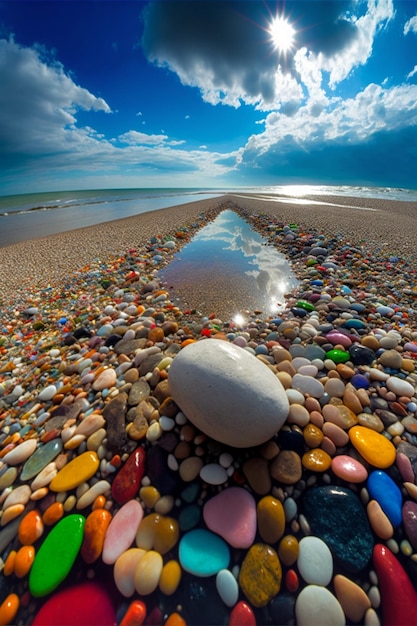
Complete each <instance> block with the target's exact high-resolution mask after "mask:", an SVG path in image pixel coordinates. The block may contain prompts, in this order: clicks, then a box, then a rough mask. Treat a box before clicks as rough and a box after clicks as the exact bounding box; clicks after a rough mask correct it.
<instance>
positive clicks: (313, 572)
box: [297, 537, 333, 587]
mask: <svg viewBox="0 0 417 626" xmlns="http://www.w3.org/2000/svg"><path fill="white" fill-rule="evenodd" d="M297 567H298V570H299V572H300V574H301V576H302V577H303V578H304V580H305V581H306V583H309V584H314V585H323V587H326V586H327V585H328V584H329V582H330V581H331V578H332V576H333V557H332V553H331V552H330V549H329V547H328V546H327V544H326V543H324V541H323V540H322V539H320V538H319V537H303V538H302V539H301V541H300V543H299V554H298V559H297Z"/></svg>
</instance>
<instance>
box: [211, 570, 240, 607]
mask: <svg viewBox="0 0 417 626" xmlns="http://www.w3.org/2000/svg"><path fill="white" fill-rule="evenodd" d="M216 589H217V593H218V594H219V596H220V598H221V599H222V600H223V602H224V603H225V605H226V606H229V607H232V606H234V605H235V604H236V602H237V601H238V598H239V585H238V583H237V580H236V578H235V577H234V576H233V574H232V572H231V571H230V570H228V569H222V570H220V572H218V574H217V576H216Z"/></svg>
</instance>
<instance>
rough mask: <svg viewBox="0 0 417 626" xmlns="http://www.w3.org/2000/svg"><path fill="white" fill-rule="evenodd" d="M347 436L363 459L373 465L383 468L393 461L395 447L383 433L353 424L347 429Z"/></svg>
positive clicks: (395, 453)
mask: <svg viewBox="0 0 417 626" xmlns="http://www.w3.org/2000/svg"><path fill="white" fill-rule="evenodd" d="M349 438H350V441H351V443H352V445H353V446H354V448H356V450H357V451H358V452H359V454H360V455H361V456H362V457H363V458H364V459H365V461H367V462H368V463H370V464H371V465H373V466H374V467H378V468H380V469H385V468H387V467H391V465H392V464H393V463H394V461H395V458H396V455H397V452H396V449H395V447H394V445H393V444H392V443H391V442H390V441H389V440H388V439H387V438H386V437H384V435H380V434H379V433H377V432H375V431H374V430H371V429H370V428H366V427H365V426H353V427H352V428H351V429H350V430H349Z"/></svg>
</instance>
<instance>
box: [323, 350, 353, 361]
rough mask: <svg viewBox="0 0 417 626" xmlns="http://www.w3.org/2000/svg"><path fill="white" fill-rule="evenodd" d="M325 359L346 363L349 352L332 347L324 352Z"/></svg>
mask: <svg viewBox="0 0 417 626" xmlns="http://www.w3.org/2000/svg"><path fill="white" fill-rule="evenodd" d="M325 356H326V359H330V360H331V361H333V363H346V361H349V358H350V357H349V352H345V351H344V350H339V349H337V348H333V349H332V350H328V351H327V352H326V355H325Z"/></svg>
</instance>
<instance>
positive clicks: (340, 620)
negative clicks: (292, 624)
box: [295, 585, 346, 626]
mask: <svg viewBox="0 0 417 626" xmlns="http://www.w3.org/2000/svg"><path fill="white" fill-rule="evenodd" d="M295 615H296V618H297V626H345V624H346V619H345V614H344V612H343V609H342V607H341V605H340V603H339V601H338V600H337V598H335V596H334V595H333V594H332V593H331V592H330V591H329V590H328V589H326V588H325V587H320V586H319V585H307V586H306V587H304V589H302V590H301V591H300V593H299V594H298V596H297V600H296V602H295Z"/></svg>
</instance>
